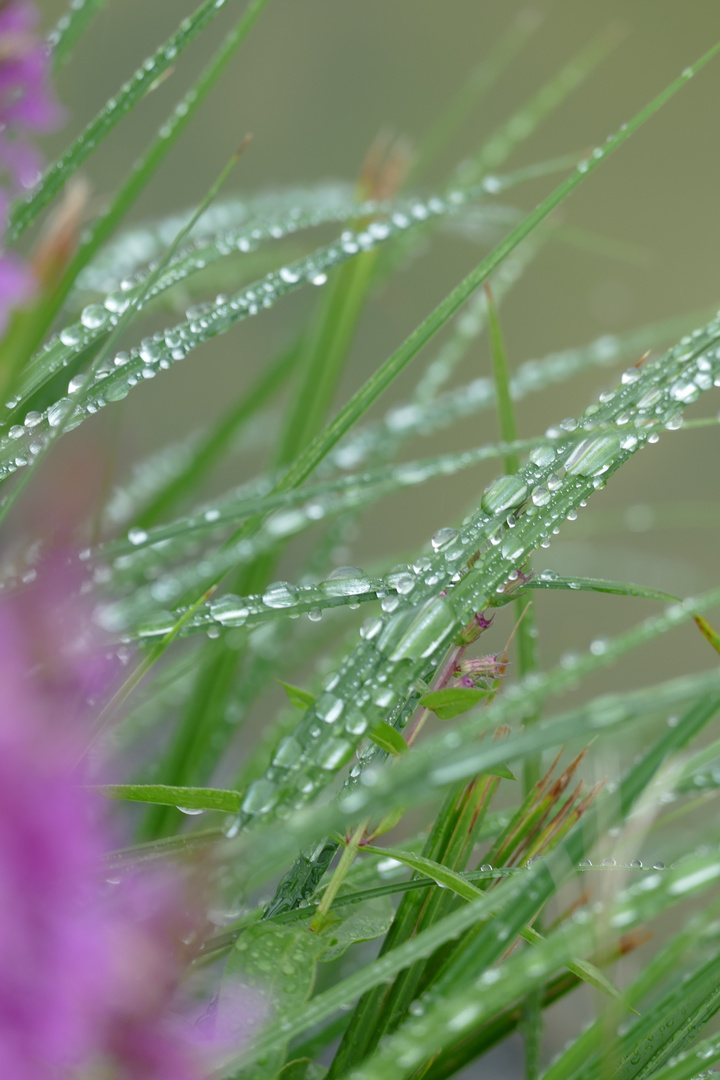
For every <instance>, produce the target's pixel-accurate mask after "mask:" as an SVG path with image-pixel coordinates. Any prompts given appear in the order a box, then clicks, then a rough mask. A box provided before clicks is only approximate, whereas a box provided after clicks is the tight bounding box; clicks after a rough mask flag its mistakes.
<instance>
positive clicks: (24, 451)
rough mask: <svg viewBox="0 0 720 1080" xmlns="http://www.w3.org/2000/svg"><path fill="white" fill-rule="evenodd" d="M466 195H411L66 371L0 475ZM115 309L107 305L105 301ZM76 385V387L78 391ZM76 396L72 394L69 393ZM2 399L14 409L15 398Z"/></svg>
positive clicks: (123, 302) (98, 313) (9, 440)
mask: <svg viewBox="0 0 720 1080" xmlns="http://www.w3.org/2000/svg"><path fill="white" fill-rule="evenodd" d="M466 198H468V196H467V195H466V194H465V193H463V192H453V193H451V194H450V195H449V196H448V197H447V198H446V199H440V198H438V197H432V198H430V199H428V200H427V202H421V201H419V200H411V201H410V202H409V203H408V206H407V210H406V211H399V210H398V211H396V212H394V213H393V214H392V215H391V216H390V217H389V218H388V219H387V220H382V221H373V222H371V223H370V224H369V225H368V226H367V227H366V228H363V229H361V230H358V231H353V230H347V231H346V232H344V233H343V234H342V236H341V237H340V239H339V241H338V242H337V243H334V244H330V245H327V246H326V247H323V248H320V249H318V250H317V251H315V252H314V253H313V254H312V255H310V256H308V257H306V258H303V259H299V260H296V261H295V262H293V263H290V264H288V265H287V266H283V267H281V268H280V269H279V270H277V271H273V272H271V273H269V274H266V275H265V277H264V278H262V279H260V280H259V281H258V282H255V283H253V285H252V286H249V287H247V288H244V289H242V290H240V291H239V292H238V293H236V294H235V295H233V296H226V295H224V294H223V295H220V296H218V297H217V298H216V299H215V301H214V302H207V303H204V304H196V305H194V306H193V307H192V308H190V309H189V310H188V312H187V319H186V321H185V322H182V323H179V324H178V325H176V326H174V327H172V328H170V329H167V330H165V331H158V332H157V333H156V334H154V335H153V336H152V337H148V338H145V339H144V340H143V341H142V342H141V343H140V346H139V347H136V348H133V349H131V350H130V351H129V352H125V351H121V352H119V353H117V354H116V355H115V356H114V357H113V358H112V359H111V360H108V361H106V362H105V363H103V364H102V365H101V367H100V368H99V370H98V371H97V372H95V373H94V374H93V375H92V377H88V376H87V375H82V374H81V375H77V376H74V377H73V378H72V379H71V380H70V382H69V384H68V393H67V396H65V397H63V398H61V399H60V400H59V401H56V402H54V403H53V404H52V405H51V406H50V407H49V408H48V409H46V410H44V411H43V412H39V411H31V412H29V413H27V414H26V415H25V417H24V420H23V423H22V424H15V425H13V427H11V428H10V430H9V432H8V434H7V435H6V436H5V437H4V438H3V439H1V440H0V478H2V477H3V476H7V475H8V474H10V473H12V472H14V471H15V470H16V469H18V468H21V467H23V466H24V465H27V464H28V463H29V461H30V460H32V458H34V457H35V456H37V454H38V453H40V451H41V450H42V449H43V447H44V446H45V445H46V444H47V442H48V441H49V439H50V438H51V436H52V430H53V428H55V427H58V426H59V425H60V424H61V423H62V424H64V428H65V430H70V429H71V428H73V427H76V426H77V425H78V424H80V423H82V421H83V420H84V419H86V417H87V416H89V415H91V414H93V413H95V412H97V411H98V410H99V409H101V408H103V407H104V406H105V405H107V404H108V403H110V402H115V401H120V400H121V399H123V398H124V397H126V396H127V394H128V393H129V391H130V389H131V388H132V387H133V386H136V385H137V384H138V383H139V382H142V381H143V380H144V379H152V378H154V377H155V376H156V375H157V374H158V372H160V371H163V370H166V369H167V368H169V367H170V366H171V365H172V364H174V363H175V362H176V361H178V360H182V359H183V358H184V357H185V356H186V355H187V354H188V353H189V352H190V351H191V350H193V349H195V348H197V347H198V346H199V345H201V344H203V343H204V342H205V341H207V340H209V339H210V338H211V337H214V336H216V335H217V334H220V333H223V332H225V331H226V330H228V329H229V328H230V327H231V326H233V325H234V324H235V323H237V322H239V321H241V320H243V319H245V318H248V317H250V316H253V315H257V314H258V313H259V312H260V311H262V310H264V309H266V308H270V307H272V306H273V305H274V304H275V302H276V301H277V300H278V299H280V298H281V297H283V296H285V295H287V294H288V293H290V292H294V291H295V290H296V289H298V288H300V287H302V286H303V285H305V284H308V283H310V284H313V285H323V284H324V283H325V281H326V280H327V274H328V272H329V271H330V270H332V269H333V268H334V267H336V266H339V265H340V264H341V263H343V262H345V261H346V260H347V259H349V258H352V257H353V256H355V255H357V254H358V253H360V252H363V251H369V250H371V249H373V248H374V247H376V246H377V244H379V243H383V242H384V241H386V240H389V239H391V238H392V237H395V236H397V235H400V234H402V233H404V232H405V231H406V230H408V229H410V228H411V227H413V226H417V225H420V224H422V223H424V222H426V221H428V220H430V219H432V218H433V217H437V216H439V215H441V214H445V213H448V212H450V211H451V210H452V209H453V207H456V206H459V205H462V204H463V202H464V201H465V200H466ZM128 303H129V300H128V299H127V297H126V294H125V293H122V292H121V293H120V294H119V296H117V297H116V294H111V296H110V297H108V298H106V300H105V302H104V304H91V305H89V306H88V307H87V308H85V309H84V311H83V313H82V315H81V319H80V324H81V326H82V327H84V330H86V331H90V332H94V331H105V330H107V329H110V328H111V327H112V326H113V325H115V324H116V323H117V321H118V320H119V318H120V316H121V314H122V312H123V311H124V310H125V309H126V307H127V304H128ZM113 307H114V308H116V310H110V308H113ZM75 332H77V333H78V335H79V337H78V341H77V342H76V343H75V345H72V346H70V345H68V346H66V347H67V348H73V349H76V350H80V351H81V350H82V348H84V347H85V345H84V344H83V343H84V342H85V337H84V336H83V334H84V331H79V330H77V328H76V327H74V328H68V329H67V330H66V331H62V333H61V336H62V334H65V335H66V336H67V334H68V333H71V334H75ZM79 391H82V392H81V393H78V392H79ZM75 395H77V397H76V396H75ZM8 405H10V407H12V408H13V409H15V408H16V407H17V405H18V401H17V400H13V401H12V402H9V403H8Z"/></svg>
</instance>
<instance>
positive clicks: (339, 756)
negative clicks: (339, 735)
mask: <svg viewBox="0 0 720 1080" xmlns="http://www.w3.org/2000/svg"><path fill="white" fill-rule="evenodd" d="M353 749H354V748H353V745H352V743H351V742H348V740H347V739H330V740H329V742H327V743H326V744H325V746H324V747H323V748H322V750H321V751H320V755H319V757H318V764H319V766H320V768H321V769H328V770H330V769H339V768H340V766H341V765H344V764H345V762H347V761H349V760H350V758H351V757H352V755H353Z"/></svg>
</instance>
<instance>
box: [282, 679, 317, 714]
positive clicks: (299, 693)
mask: <svg viewBox="0 0 720 1080" xmlns="http://www.w3.org/2000/svg"><path fill="white" fill-rule="evenodd" d="M276 682H278V683H279V684H280V686H282V687H283V689H284V691H285V693H286V694H287V696H288V701H289V702H290V704H291V705H294V706H295V707H296V708H298V709H307V708H309V707H310V706H311V705H313V704H314V703H315V695H314V694H311V693H310V692H309V691H308V690H301V689H300V687H299V686H293V685H292V683H287V682H283V681H282V679H277V680H276Z"/></svg>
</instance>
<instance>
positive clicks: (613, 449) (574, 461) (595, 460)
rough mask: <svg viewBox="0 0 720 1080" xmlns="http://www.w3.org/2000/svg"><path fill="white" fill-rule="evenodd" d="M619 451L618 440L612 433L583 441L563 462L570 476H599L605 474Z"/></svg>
mask: <svg viewBox="0 0 720 1080" xmlns="http://www.w3.org/2000/svg"><path fill="white" fill-rule="evenodd" d="M619 450H620V438H619V436H618V435H615V434H614V433H611V434H608V435H600V436H598V438H596V439H584V440H583V441H582V442H581V443H580V444H579V445H578V446H576V447H575V449H574V450H573V452H572V453H571V454H570V457H569V458H568V459H567V460H566V462H565V469H566V470H567V472H568V473H570V474H571V475H576V474H577V475H580V476H599V475H600V474H601V473H604V472H607V470H608V469H609V468H610V465H611V464H612V462H613V461H614V459H615V457H616V456H617V454H618V451H619Z"/></svg>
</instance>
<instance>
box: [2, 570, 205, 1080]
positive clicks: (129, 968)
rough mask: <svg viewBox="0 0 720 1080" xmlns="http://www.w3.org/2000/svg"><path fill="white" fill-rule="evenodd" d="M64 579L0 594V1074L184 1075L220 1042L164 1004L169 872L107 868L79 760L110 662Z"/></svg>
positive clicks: (121, 1079)
mask: <svg viewBox="0 0 720 1080" xmlns="http://www.w3.org/2000/svg"><path fill="white" fill-rule="evenodd" d="M67 587H68V581H67V576H66V577H65V579H64V580H63V579H62V578H58V577H57V575H53V574H50V575H49V576H46V577H44V578H43V577H41V578H40V579H39V581H38V583H37V585H36V586H35V587H33V588H32V589H30V590H27V591H26V592H24V593H22V594H21V595H18V596H16V597H13V598H10V599H9V600H5V601H3V602H2V604H0V685H2V688H3V694H2V700H1V702H0V912H2V918H1V919H0V1076H1V1077H12V1078H13V1080H66V1078H68V1080H69V1078H70V1077H73V1078H74V1077H79V1076H83V1077H84V1076H89V1075H93V1074H94V1070H96V1069H97V1070H99V1073H100V1075H102V1076H103V1077H108V1078H110V1077H111V1078H112V1080H131V1078H132V1080H198V1078H199V1077H201V1076H203V1075H205V1074H206V1071H207V1069H209V1068H210V1067H211V1065H212V1062H213V1060H214V1056H213V1055H214V1054H215V1053H216V1052H217V1051H218V1050H219V1049H222V1050H225V1049H226V1046H218V1045H217V1043H216V1042H215V1041H214V1040H213V1037H212V1035H213V1033H212V1032H211V1033H210V1034H208V1032H207V1031H204V1030H203V1029H201V1027H200V1026H199V1025H196V1024H193V1023H191V1022H190V1018H189V1014H188V1013H187V1012H186V1014H185V1017H183V1015H182V1010H181V1011H180V1012H179V1014H178V1015H173V1013H172V1012H171V1009H172V1008H173V1007H175V1008H177V1004H176V997H177V995H176V991H177V987H178V983H179V981H180V978H181V976H182V975H183V973H184V971H185V969H186V967H187V962H188V959H189V956H188V949H187V946H186V945H184V944H183V941H187V940H189V939H190V937H191V936H192V933H193V931H194V930H197V926H196V920H195V917H194V915H193V904H192V903H191V902H189V894H188V891H187V889H186V888H185V882H184V881H183V880H182V879H181V878H180V876H179V872H174V871H171V870H164V871H162V872H161V873H158V872H153V873H152V874H145V873H143V874H142V875H136V876H134V877H130V878H126V879H125V880H122V881H120V882H119V883H117V884H113V883H110V882H108V881H106V880H105V876H106V875H105V874H104V873H103V870H102V856H103V853H104V851H105V850H106V849H107V847H108V834H107V829H106V828H105V827H104V823H103V821H102V820H101V818H100V817H99V814H98V802H99V800H97V798H96V797H92V796H91V795H90V794H89V793H88V791H87V789H86V788H84V787H82V786H81V785H82V783H83V781H84V780H85V779H86V777H85V775H84V774H83V773H82V772H81V771H80V770H79V769H78V765H77V762H78V760H79V756H80V754H81V751H82V747H83V746H84V744H85V743H86V741H87V734H88V733H87V726H86V721H87V715H85V714H86V713H87V702H88V699H89V698H96V697H97V696H98V694H101V693H102V691H103V689H104V690H105V691H107V689H108V676H109V675H111V674H112V672H111V671H109V669H108V666H107V663H106V662H105V659H104V657H103V656H102V654H101V655H100V657H99V660H98V658H97V656H96V657H95V658H94V659H93V658H92V656H91V655H90V654H89V653H88V651H87V643H88V626H87V623H86V622H85V620H84V619H83V617H82V613H81V612H80V611H79V609H78V607H77V605H76V603H75V602H74V601H72V600H71V599H70V598H69V595H68V591H67ZM94 633H95V639H96V640H95V646H96V649H97V632H96V631H95V632H94ZM84 721H85V722H84ZM195 906H196V907H197V905H195Z"/></svg>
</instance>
